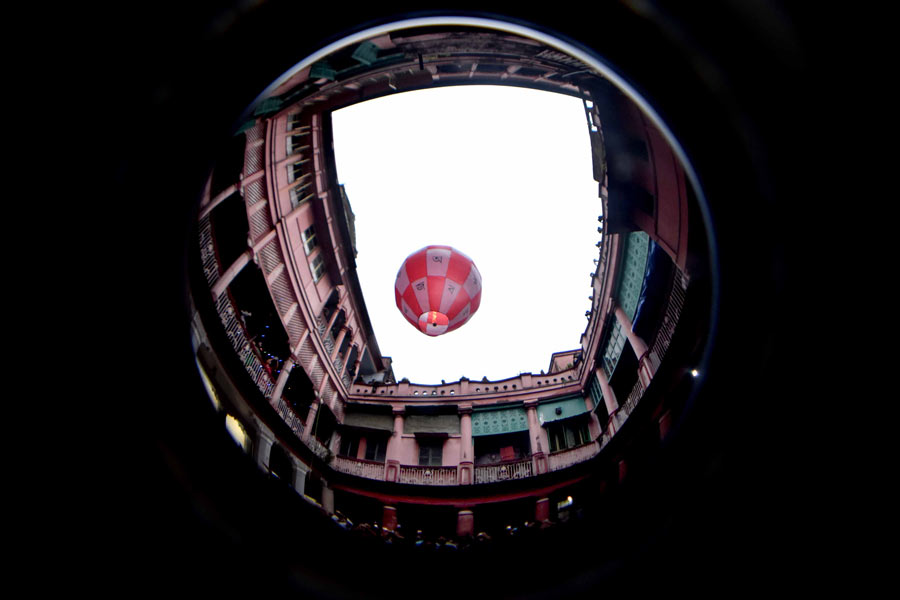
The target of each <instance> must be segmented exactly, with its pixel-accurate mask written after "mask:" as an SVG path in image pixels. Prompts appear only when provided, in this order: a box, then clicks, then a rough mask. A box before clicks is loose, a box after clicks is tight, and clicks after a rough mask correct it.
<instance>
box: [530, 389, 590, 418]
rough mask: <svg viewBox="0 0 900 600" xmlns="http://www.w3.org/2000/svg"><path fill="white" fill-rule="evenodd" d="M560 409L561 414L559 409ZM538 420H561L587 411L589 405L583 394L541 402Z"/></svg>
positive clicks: (538, 409)
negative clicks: (585, 401) (585, 402)
mask: <svg viewBox="0 0 900 600" xmlns="http://www.w3.org/2000/svg"><path fill="white" fill-rule="evenodd" d="M556 409H559V414H557V410H556ZM537 411H538V421H539V422H541V423H549V422H551V421H559V420H560V419H568V418H569V417H575V416H578V415H581V414H584V413H586V412H587V406H585V404H584V398H582V397H581V396H569V397H568V398H564V399H560V400H556V401H554V402H547V403H546V404H539V405H538V408H537Z"/></svg>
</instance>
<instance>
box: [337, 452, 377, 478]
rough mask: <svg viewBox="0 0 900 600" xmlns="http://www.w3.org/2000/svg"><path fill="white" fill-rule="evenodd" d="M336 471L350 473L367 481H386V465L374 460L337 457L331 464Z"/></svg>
mask: <svg viewBox="0 0 900 600" xmlns="http://www.w3.org/2000/svg"><path fill="white" fill-rule="evenodd" d="M331 466H332V467H334V469H335V470H336V471H340V472H342V473H349V474H350V475H356V476H357V477H365V478H367V479H377V480H379V481H381V480H383V479H384V463H383V462H378V461H373V460H360V459H356V458H348V457H346V456H337V457H335V459H334V462H332V463H331Z"/></svg>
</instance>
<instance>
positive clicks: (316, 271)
mask: <svg viewBox="0 0 900 600" xmlns="http://www.w3.org/2000/svg"><path fill="white" fill-rule="evenodd" d="M310 269H311V270H312V276H313V281H315V282H318V281H319V280H320V279H322V273H324V272H325V261H324V260H323V259H322V255H321V254H316V257H315V258H314V259H313V261H312V264H311V265H310Z"/></svg>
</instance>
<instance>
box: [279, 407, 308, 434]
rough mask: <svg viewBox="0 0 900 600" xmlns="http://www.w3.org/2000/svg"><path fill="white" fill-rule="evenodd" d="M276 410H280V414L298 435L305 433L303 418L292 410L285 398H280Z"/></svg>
mask: <svg viewBox="0 0 900 600" xmlns="http://www.w3.org/2000/svg"><path fill="white" fill-rule="evenodd" d="M275 410H277V411H278V414H279V415H281V418H282V419H284V422H285V423H287V425H288V427H290V428H291V431H293V432H294V433H295V434H296V435H297V437H301V436H302V435H303V419H301V418H300V417H298V416H297V414H296V413H295V412H294V411H293V410H291V407H290V406H288V405H287V403H286V402H285V401H284V399H283V398H279V399H278V402H277V404H276V406H275Z"/></svg>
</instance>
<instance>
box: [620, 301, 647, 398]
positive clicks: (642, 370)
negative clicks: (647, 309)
mask: <svg viewBox="0 0 900 600" xmlns="http://www.w3.org/2000/svg"><path fill="white" fill-rule="evenodd" d="M614 312H615V315H616V319H617V320H618V321H619V324H620V325H621V326H622V330H623V331H624V332H625V335H626V336H627V337H628V343H629V344H631V349H632V350H634V353H635V355H636V356H637V357H638V377H639V378H640V380H641V384H642V385H643V386H644V388H645V389H646V387H647V386H648V385H649V384H650V380H651V379H653V373H655V372H656V365H655V364H654V362H655V361H653V360H652V359H651V357H650V349H649V348H648V347H647V343H646V342H644V340H642V339H641V338H640V337H639V336H638V335H637V334H636V333H635V332H634V331H632V330H631V319H629V318H628V316H627V315H626V314H625V311H624V310H622V307H621V306H618V305H616V308H615V311H614Z"/></svg>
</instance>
